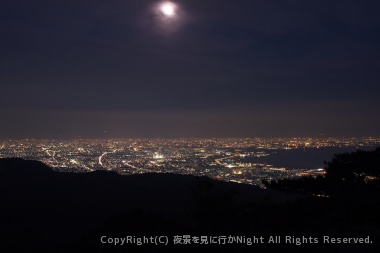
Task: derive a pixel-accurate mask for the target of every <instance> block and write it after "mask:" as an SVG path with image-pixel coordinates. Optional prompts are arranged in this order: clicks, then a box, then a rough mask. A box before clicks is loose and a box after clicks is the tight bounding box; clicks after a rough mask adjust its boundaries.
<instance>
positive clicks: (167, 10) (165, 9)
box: [160, 2, 175, 17]
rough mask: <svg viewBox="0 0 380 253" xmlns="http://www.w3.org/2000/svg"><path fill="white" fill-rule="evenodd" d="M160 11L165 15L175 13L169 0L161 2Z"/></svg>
mask: <svg viewBox="0 0 380 253" xmlns="http://www.w3.org/2000/svg"><path fill="white" fill-rule="evenodd" d="M160 10H161V13H162V14H163V15H165V16H166V17H172V16H174V15H175V5H174V4H173V3H170V2H166V3H163V4H162V5H161V7H160Z"/></svg>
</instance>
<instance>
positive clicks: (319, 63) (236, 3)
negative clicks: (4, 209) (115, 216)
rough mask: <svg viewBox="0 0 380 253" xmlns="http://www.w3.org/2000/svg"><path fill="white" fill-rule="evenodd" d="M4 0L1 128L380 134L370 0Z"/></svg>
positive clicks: (45, 132)
mask: <svg viewBox="0 0 380 253" xmlns="http://www.w3.org/2000/svg"><path fill="white" fill-rule="evenodd" d="M164 2H165V1H159V0H102V1H101V0H81V1H78V0H61V1H58V0H57V1H51V0H49V1H47V0H44V1H43V0H33V1H30V0H1V1H0V33H1V35H0V88H1V92H0V113H1V117H0V138H72V137H75V136H81V137H89V138H90V137H91V138H93V137H100V138H105V137H127V138H128V137H165V138H167V137H266V136H284V137H293V136H320V135H321V134H325V136H371V135H372V136H373V135H376V136H379V135H380V113H379V112H380V110H379V108H380V106H379V101H380V82H379V81H380V18H379V13H380V1H378V0H365V1H362V0H346V1H340V0H336V1H331V0H310V1H305V0H288V1H284V0H177V1H171V3H172V4H173V6H172V7H173V9H172V10H173V11H174V12H173V13H172V14H171V15H167V14H165V13H164V12H163V11H162V9H161V7H162V4H163V3H164Z"/></svg>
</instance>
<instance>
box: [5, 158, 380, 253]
mask: <svg viewBox="0 0 380 253" xmlns="http://www.w3.org/2000/svg"><path fill="white" fill-rule="evenodd" d="M0 199H1V208H0V252H167V251H170V252H194V250H200V251H201V252H204V251H208V252H209V251H212V252H214V250H217V251H219V252H231V250H237V251H239V252H245V251H246V252H264V251H269V252H283V251H284V250H292V251H293V252H321V251H325V252H378V250H379V242H380V240H379V236H380V229H379V228H380V226H379V224H380V218H379V214H380V208H379V202H378V200H376V201H374V202H373V203H369V204H367V203H365V204H364V206H356V205H355V203H354V204H352V203H347V202H344V203H343V202H342V203H341V202H339V201H336V200H333V201H332V200H330V199H325V198H312V197H305V196H300V195H290V194H285V193H281V192H276V191H272V190H263V189H259V188H255V187H251V186H247V185H240V184H235V183H225V182H219V181H214V180H211V179H208V178H200V177H195V176H184V175H175V174H143V175H133V176H121V175H118V174H116V173H112V172H104V171H97V172H92V173H83V174H72V173H58V172H54V171H53V170H51V169H50V168H49V167H48V166H46V165H44V164H42V163H40V162H36V161H25V160H22V159H0ZM178 235H180V236H183V235H190V236H191V237H194V236H195V238H193V239H194V240H190V244H186V245H178V244H176V245H174V244H173V242H174V237H175V236H178ZM126 236H131V237H128V238H132V239H133V240H131V241H130V242H132V241H133V242H136V243H138V239H139V238H142V237H143V236H145V237H150V236H166V237H165V238H167V240H168V243H169V245H167V246H154V245H148V244H145V245H142V246H140V245H136V244H131V243H129V244H124V245H122V246H121V245H117V246H114V245H111V244H108V243H102V242H111V241H110V240H111V238H126ZM201 236H208V237H207V239H208V242H210V240H214V241H218V240H221V241H220V242H223V241H224V239H223V236H226V237H227V238H228V237H229V236H241V237H240V238H243V242H245V243H240V244H239V243H236V242H235V243H231V244H229V243H227V244H225V245H217V244H212V245H210V243H209V244H208V245H200V244H199V243H198V244H197V243H196V238H197V237H199V239H200V237H201ZM210 236H213V237H211V238H210ZM220 236H222V237H220ZM260 236H262V237H263V241H260V242H257V243H253V244H252V245H249V244H250V243H249V240H250V238H252V239H253V238H254V237H256V238H258V237H260ZM270 236H280V238H281V244H274V243H269V239H270ZM286 236H289V237H288V239H291V240H288V241H285V239H286ZM323 236H330V237H334V238H336V237H338V238H346V237H347V238H353V237H355V238H357V237H360V238H367V237H368V236H369V238H370V241H371V242H370V243H364V244H357V243H355V244H354V243H351V244H331V243H329V244H328V243H322V241H323ZM154 238H155V237H154ZM199 241H200V240H199ZM317 241H318V243H316V242H317ZM112 242H113V243H114V242H115V240H114V239H113V241H112ZM182 242H184V241H182ZM185 242H186V240H185ZM226 242H227V239H226ZM252 242H255V241H252ZM297 242H299V243H297ZM247 244H248V245H247ZM297 244H300V245H297Z"/></svg>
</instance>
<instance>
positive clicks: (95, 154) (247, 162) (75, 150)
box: [0, 137, 380, 187]
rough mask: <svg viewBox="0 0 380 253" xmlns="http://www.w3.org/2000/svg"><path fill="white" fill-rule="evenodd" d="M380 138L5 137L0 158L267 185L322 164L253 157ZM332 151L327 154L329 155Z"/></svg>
mask: <svg viewBox="0 0 380 253" xmlns="http://www.w3.org/2000/svg"><path fill="white" fill-rule="evenodd" d="M379 144H380V138H375V137H368V138H325V137H323V138H322V137H321V138H222V139H196V138H194V139H74V140H37V139H25V140H2V141H0V158H6V157H19V158H23V159H28V160H38V161H41V162H43V163H45V164H47V165H49V166H50V167H52V168H53V169H54V170H56V171H60V172H78V173H80V172H91V171H95V170H107V171H115V172H117V173H119V174H122V175H131V174H141V173H177V174H187V175H188V174H191V175H195V176H208V177H210V178H213V179H217V180H222V181H230V182H237V183H245V184H250V185H256V186H260V187H263V184H262V180H263V179H265V180H273V179H280V178H295V177H300V176H307V175H310V176H316V175H320V174H324V169H323V168H322V167H320V168H309V167H305V168H292V167H289V166H287V165H285V164H284V165H283V166H278V165H277V166H275V165H272V164H268V163H266V162H257V161H255V160H257V159H259V158H263V157H268V156H272V155H274V154H276V152H278V151H285V150H316V149H322V148H328V147H334V148H349V147H351V148H352V147H354V148H361V147H373V146H376V145H379ZM329 158H331V157H326V159H329Z"/></svg>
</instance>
